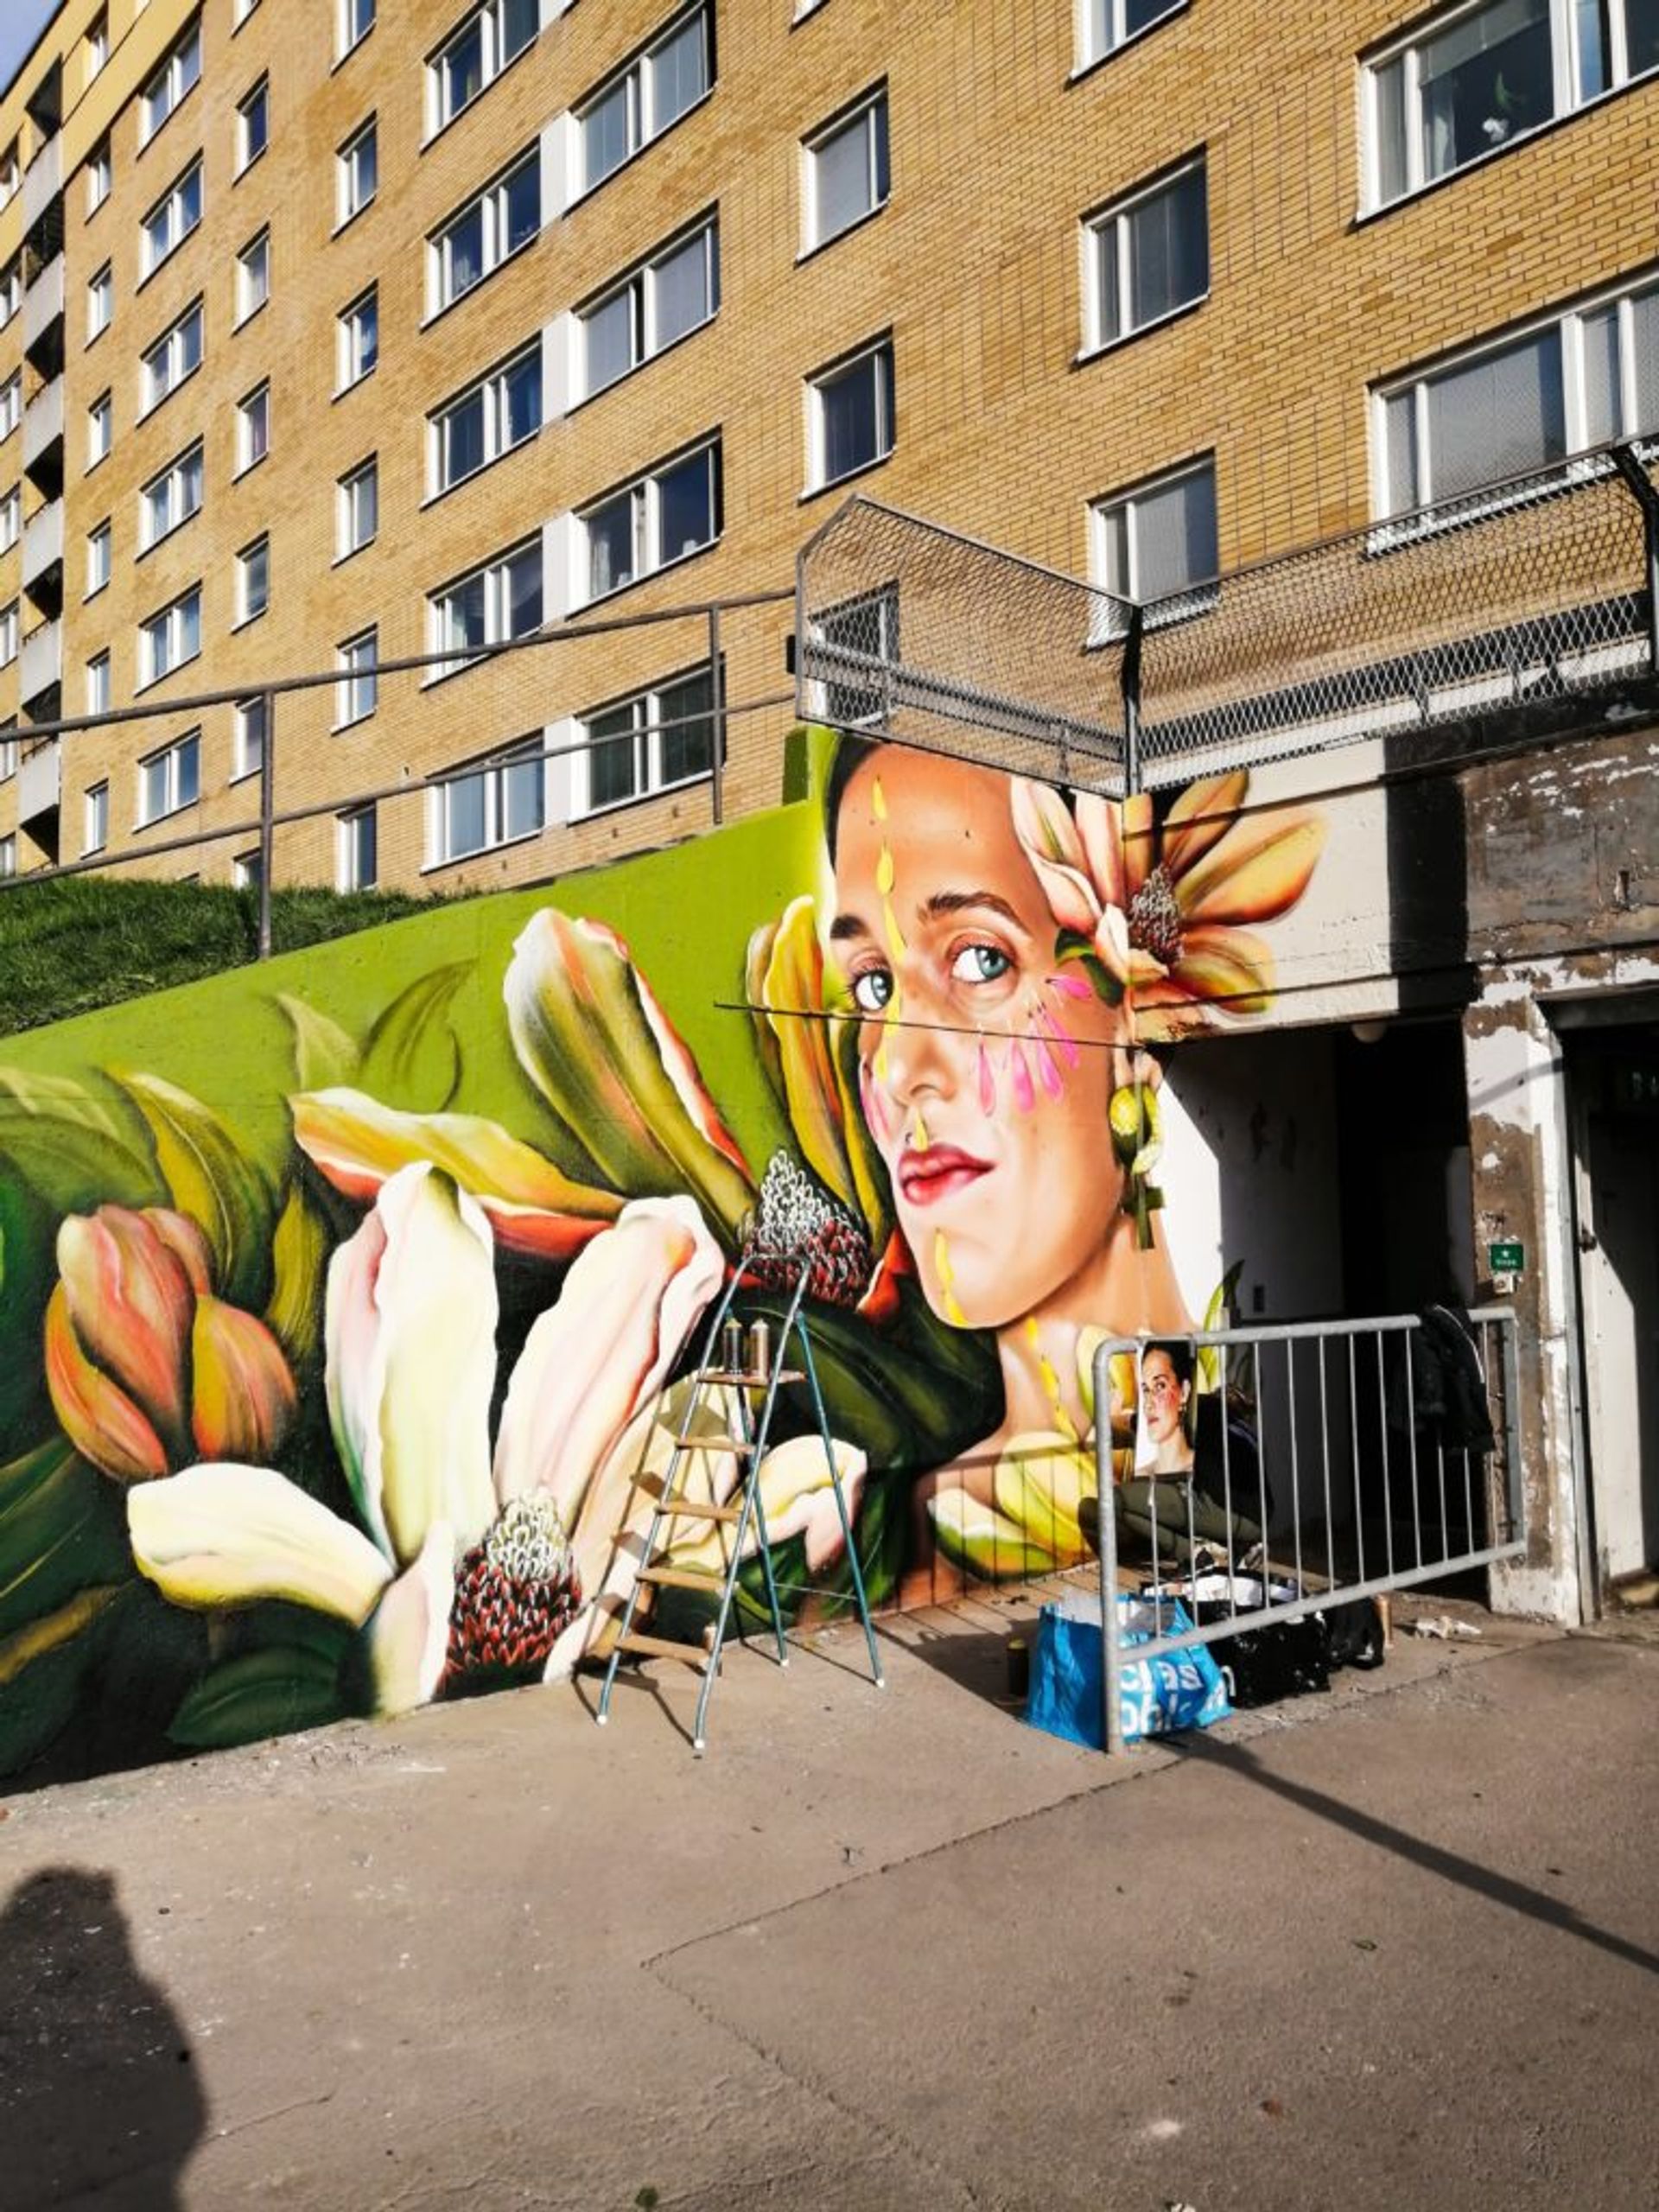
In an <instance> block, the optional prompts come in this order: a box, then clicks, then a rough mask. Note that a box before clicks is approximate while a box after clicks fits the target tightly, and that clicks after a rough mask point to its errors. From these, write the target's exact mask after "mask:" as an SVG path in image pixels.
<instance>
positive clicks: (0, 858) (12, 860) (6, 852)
mask: <svg viewBox="0 0 1659 2212" xmlns="http://www.w3.org/2000/svg"><path fill="white" fill-rule="evenodd" d="M16 873H17V836H16V831H15V830H13V831H10V832H9V833H8V834H7V835H6V836H3V837H0V883H4V882H10V880H11V878H12V877H13V876H14V875H16Z"/></svg>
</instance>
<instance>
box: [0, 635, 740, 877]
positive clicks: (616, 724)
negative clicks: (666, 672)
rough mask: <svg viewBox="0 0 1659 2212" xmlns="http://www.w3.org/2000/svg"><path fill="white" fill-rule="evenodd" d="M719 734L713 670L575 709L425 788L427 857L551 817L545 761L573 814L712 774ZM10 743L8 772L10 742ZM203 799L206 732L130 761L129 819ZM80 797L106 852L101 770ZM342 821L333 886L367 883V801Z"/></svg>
mask: <svg viewBox="0 0 1659 2212" xmlns="http://www.w3.org/2000/svg"><path fill="white" fill-rule="evenodd" d="M265 711H266V709H265V702H264V699H263V698H252V699H248V700H245V701H244V702H242V703H241V704H240V705H239V706H238V707H237V709H235V712H234V734H233V753H232V782H237V781H239V780H240V779H243V778H245V777H248V776H253V775H257V773H258V772H260V769H261V767H262V766H263V765H264V744H265V723H264V717H265ZM348 719H360V717H351V718H348ZM344 726H345V722H344V721H342V724H341V727H344ZM7 746H8V747H9V748H10V756H11V757H10V770H11V771H15V767H16V741H15V740H9V741H7ZM714 757H715V691H714V677H713V674H712V671H711V670H710V669H709V668H708V667H703V668H701V669H694V670H692V671H689V672H688V673H686V674H683V675H681V676H677V677H671V678H670V679H668V680H667V681H665V682H663V683H658V684H656V685H654V686H652V687H651V688H650V689H648V690H644V691H640V692H637V693H634V694H632V696H629V697H627V698H625V699H621V700H618V701H616V702H613V703H611V704H608V705H606V706H603V707H599V708H594V709H591V710H590V711H589V712H588V713H587V714H585V715H575V716H571V717H569V718H568V719H567V720H566V721H563V722H561V723H557V724H555V725H553V726H552V727H551V728H550V729H549V730H548V731H546V732H545V733H543V734H540V735H538V736H536V737H531V738H526V739H524V740H522V741H518V742H516V743H514V744H512V745H508V746H505V747H499V748H497V749H496V750H494V751H493V753H490V754H489V755H488V756H487V757H486V759H484V760H480V761H477V762H475V763H473V764H469V765H468V766H465V767H462V768H460V769H457V770H454V771H453V772H449V773H448V774H445V775H444V776H442V777H441V778H437V779H434V781H433V783H432V784H431V785H430V786H429V789H428V792H427V817H426V864H427V866H428V867H434V868H435V867H442V866H444V865H446V864H448V863H449V862H452V861H461V860H467V859H469V858H471V857H473V856H474V855H477V854H480V853H484V852H488V851H491V850H493V849H495V848H496V847H498V846H501V845H506V844H512V843H516V842H518V841H519V840H521V839H523V838H526V837H531V836H537V835H539V833H540V832H541V831H542V830H543V829H545V827H546V826H547V819H548V790H547V765H548V761H549V760H550V758H554V759H563V760H565V761H566V762H567V763H568V766H569V812H570V815H571V817H572V818H576V817H581V816H584V815H588V814H594V813H598V812H601V811H603V810H606V809H608V808H610V807H613V806H619V805H626V804H631V803H632V802H633V801H634V800H636V799H639V798H645V797H647V796H649V795H651V794H652V793H655V792H658V791H671V790H673V789H675V788H677V787H678V786H680V785H685V784H689V783H694V782H696V781H699V780H700V779H702V778H704V777H706V776H708V775H709V774H710V773H711V772H712V770H713V766H714ZM201 796H202V773H201V731H200V728H195V729H191V730H187V731H186V732H184V733H183V734H182V735H181V736H178V737H175V738H172V739H169V741H168V743H167V744H165V745H163V746H160V747H157V748H156V750H155V751H154V752H152V753H148V754H146V755H145V757H144V758H143V760H140V761H139V762H138V763H137V767H136V771H135V788H134V825H135V827H136V828H137V829H148V828H149V827H151V826H152V825H153V824H155V823H158V822H162V821H165V820H166V819H167V818H168V816H170V815H175V814H177V813H180V812H181V811H182V810H184V809H185V808H187V807H191V806H194V805H195V804H197V803H198V802H199V801H200V798H201ZM82 806H83V812H82V851H83V853H86V854H91V853H95V852H99V851H101V850H102V849H104V847H105V845H106V844H107V843H108V842H109V834H110V782H109V779H108V778H107V777H105V778H101V779H99V781H98V782H96V783H94V784H92V785H89V786H88V787H87V789H86V791H85V792H84V793H83V798H82ZM337 823H338V829H339V835H338V838H337V851H338V863H339V882H340V888H341V889H342V890H362V889H367V888H370V887H372V885H373V884H374V882H375V880H376V875H377V858H378V855H377V848H378V834H377V820H376V810H375V808H374V806H373V805H372V804H368V805H363V806H356V807H352V808H349V809H346V810H344V811H342V812H341V813H340V816H339V817H337Z"/></svg>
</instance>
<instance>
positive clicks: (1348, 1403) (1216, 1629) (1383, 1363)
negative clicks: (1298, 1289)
mask: <svg viewBox="0 0 1659 2212" xmlns="http://www.w3.org/2000/svg"><path fill="white" fill-rule="evenodd" d="M1436 1312H1437V1313H1438V1314H1446V1319H1445V1320H1440V1319H1436V1320H1434V1321H1427V1320H1426V1319H1424V1318H1423V1317H1422V1316H1419V1315H1415V1314H1395V1315H1390V1316H1387V1317H1384V1318H1382V1319H1372V1320H1360V1321H1310V1322H1300V1323H1288V1324H1281V1325H1278V1326H1276V1327H1274V1326H1265V1325H1264V1326H1261V1327H1255V1328H1238V1329H1225V1330H1211V1331H1202V1332H1196V1333H1194V1334H1192V1335H1190V1336H1185V1337H1175V1338H1161V1339H1158V1340H1155V1342H1154V1341H1153V1340H1148V1339H1147V1338H1135V1337H1118V1338H1111V1339H1109V1340H1108V1341H1107V1342H1105V1343H1103V1344H1101V1346H1100V1347H1099V1349H1098V1351H1096V1355H1095V1367H1094V1382H1095V1404H1096V1408H1113V1406H1114V1399H1115V1386H1116V1406H1117V1408H1118V1410H1119V1414H1120V1420H1119V1423H1118V1433H1117V1435H1116V1437H1115V1436H1114V1424H1113V1421H1112V1419H1111V1418H1110V1415H1109V1414H1108V1416H1107V1417H1106V1418H1103V1419H1098V1420H1097V1421H1096V1454H1095V1456H1096V1478H1097V1481H1098V1484H1099V1490H1098V1499H1099V1511H1098V1528H1099V1536H1098V1548H1099V1554H1100V1599H1101V1620H1102V1624H1103V1637H1102V1640H1103V1667H1102V1684H1103V1692H1102V1694H1103V1712H1102V1723H1103V1729H1102V1732H1103V1740H1104V1743H1105V1746H1106V1748H1107V1750H1108V1751H1122V1749H1123V1744H1124V1735H1123V1715H1122V1677H1123V1671H1124V1668H1125V1665H1126V1663H1127V1661H1126V1655H1125V1652H1124V1650H1123V1649H1122V1645H1121V1643H1120V1640H1119V1637H1118V1636H1117V1634H1116V1616H1117V1598H1118V1593H1119V1585H1120V1567H1121V1565H1122V1554H1123V1550H1124V1540H1125V1537H1126V1536H1128V1538H1129V1539H1130V1540H1131V1541H1135V1540H1138V1543H1139V1548H1142V1549H1144V1550H1145V1552H1146V1558H1145V1560H1144V1562H1143V1566H1144V1572H1145V1577H1146V1580H1147V1585H1148V1586H1149V1587H1150V1586H1157V1587H1158V1588H1160V1589H1163V1588H1164V1587H1165V1586H1166V1585H1167V1584H1168V1583H1169V1582H1170V1581H1171V1580H1177V1581H1180V1580H1188V1579H1190V1578H1191V1576H1192V1573H1193V1572H1194V1562H1195V1560H1198V1561H1199V1562H1200V1563H1202V1561H1203V1559H1204V1556H1205V1554H1207V1555H1208V1557H1209V1559H1210V1560H1211V1562H1212V1563H1213V1572H1214V1573H1217V1575H1220V1576H1222V1577H1224V1578H1225V1589H1226V1592H1227V1611H1226V1613H1225V1616H1224V1618H1220V1619H1218V1620H1215V1621H1212V1622H1210V1623H1208V1624H1203V1625H1198V1624H1194V1625H1193V1626H1191V1627H1187V1628H1180V1629H1175V1630H1170V1631H1169V1632H1168V1633H1166V1634H1163V1635H1160V1636H1155V1637H1152V1638H1151V1639H1150V1640H1148V1641H1147V1642H1144V1643H1141V1642H1137V1643H1135V1646H1134V1649H1133V1655H1132V1656H1133V1659H1134V1660H1135V1662H1139V1661H1141V1660H1154V1659H1158V1658H1161V1657H1166V1656H1168V1655H1170V1654H1171V1653H1173V1652H1175V1651H1177V1650H1179V1649H1181V1648H1183V1647H1184V1646H1189V1645H1192V1644H1198V1643H1216V1642H1217V1641H1219V1640H1220V1639H1222V1638H1224V1637H1233V1636H1237V1635H1239V1634H1241V1633H1243V1632H1244V1631H1246V1630H1253V1629H1259V1628H1263V1627H1266V1626H1268V1625H1269V1624H1278V1623H1281V1622H1287V1621H1294V1620H1296V1619H1299V1618H1301V1617H1302V1616H1303V1615H1305V1614H1309V1613H1313V1612H1315V1611H1319V1610H1320V1609H1322V1608H1324V1607H1326V1606H1330V1605H1341V1604H1344V1603H1346V1602H1348V1601H1351V1600H1352V1599H1363V1598H1370V1597H1376V1596H1380V1595H1382V1594H1383V1593H1384V1592H1389V1591H1394V1590H1403V1589H1408V1588H1410V1587H1411V1586H1413V1585H1414V1584H1419V1583H1425V1582H1432V1581H1437V1580H1441V1579H1443V1578H1444V1577H1446V1576H1448V1575H1452V1574H1458V1573H1464V1572H1466V1571H1468V1570H1470V1569H1473V1568H1478V1567H1491V1566H1492V1565H1493V1564H1495V1563H1496V1562H1497V1560H1504V1559H1514V1558H1516V1557H1518V1556H1520V1555H1521V1554H1522V1552H1523V1551H1524V1549H1525V1526H1524V1515H1523V1508H1522V1489H1521V1463H1520V1447H1519V1440H1518V1433H1517V1408H1518V1400H1517V1391H1518V1383H1517V1369H1516V1329H1515V1316H1514V1314H1513V1313H1512V1312H1511V1311H1510V1308H1509V1307H1507V1306H1482V1307H1480V1308H1479V1309H1478V1311H1476V1312H1475V1313H1471V1314H1470V1315H1468V1316H1467V1317H1466V1319H1467V1321H1468V1324H1469V1327H1468V1330H1467V1331H1466V1332H1463V1333H1465V1335H1466V1336H1467V1339H1468V1354H1469V1358H1470V1360H1471V1362H1472V1365H1465V1368H1464V1370H1463V1371H1464V1375H1465V1380H1466V1381H1467V1382H1468V1383H1469V1384H1470V1385H1471V1389H1466V1390H1465V1394H1464V1400H1463V1404H1462V1408H1461V1412H1460V1414H1459V1410H1458V1408H1456V1407H1455V1406H1452V1404H1451V1402H1450V1401H1449V1400H1448V1399H1447V1398H1446V1397H1445V1396H1441V1397H1439V1398H1435V1399H1433V1400H1431V1398H1430V1397H1429V1395H1427V1391H1428V1389H1434V1388H1436V1387H1444V1388H1446V1389H1450V1390H1451V1391H1452V1395H1453V1397H1455V1395H1456V1388H1457V1385H1456V1380H1455V1376H1454V1374H1453V1363H1452V1361H1451V1359H1450V1358H1449V1357H1446V1356H1445V1355H1444V1354H1443V1352H1442V1351H1441V1350H1440V1346H1441V1345H1442V1344H1449V1345H1450V1348H1451V1350H1452V1351H1456V1349H1457V1347H1456V1339H1455V1338H1446V1330H1447V1328H1448V1327H1449V1328H1451V1329H1453V1330H1459V1331H1461V1323H1460V1322H1459V1319H1458V1318H1457V1317H1456V1316H1452V1315H1450V1314H1449V1313H1448V1312H1447V1309H1436ZM1171 1344H1173V1345H1175V1346H1177V1347H1185V1360H1186V1361H1187V1362H1190V1363H1191V1364H1192V1367H1193V1369H1194V1370H1195V1373H1194V1383H1193V1388H1194V1394H1195V1400H1196V1403H1197V1405H1198V1408H1203V1407H1204V1406H1205V1405H1206V1404H1208V1405H1209V1406H1211V1408H1214V1409H1215V1410H1214V1415H1213V1417H1212V1418H1211V1420H1210V1421H1208V1423H1207V1431H1208V1433H1207V1435H1206V1423H1205V1420H1204V1416H1203V1414H1202V1412H1200V1414H1199V1416H1198V1421H1197V1423H1196V1426H1197V1427H1198V1444H1197V1447H1196V1448H1197V1451H1198V1453H1199V1454H1201V1455H1205V1457H1206V1458H1207V1464H1206V1465H1194V1466H1193V1467H1192V1471H1190V1472H1189V1473H1188V1474H1187V1475H1186V1476H1185V1478H1183V1477H1182V1476H1180V1475H1179V1474H1173V1475H1166V1476H1165V1477H1164V1478H1161V1479H1160V1478H1159V1476H1158V1475H1156V1474H1155V1473H1153V1474H1148V1475H1140V1474H1137V1473H1135V1472H1130V1473H1129V1475H1128V1483H1127V1484H1126V1483H1125V1482H1124V1481H1122V1480H1120V1479H1119V1478H1120V1477H1121V1476H1122V1475H1124V1473H1125V1466H1124V1464H1123V1463H1124V1460H1125V1458H1126V1457H1128V1458H1129V1459H1130V1465H1131V1467H1132V1464H1133V1463H1132V1455H1133V1452H1134V1448H1135V1447H1134V1444H1133V1441H1131V1442H1130V1443H1129V1445H1128V1452H1127V1454H1126V1452H1125V1450H1124V1447H1123V1427H1122V1414H1123V1411H1124V1409H1126V1408H1127V1407H1128V1402H1129V1396H1128V1393H1127V1392H1125V1391H1124V1390H1123V1389H1122V1381H1123V1371H1122V1367H1121V1366H1120V1367H1119V1368H1118V1370H1117V1374H1116V1377H1115V1376H1114V1363H1117V1362H1122V1361H1124V1360H1128V1361H1131V1362H1133V1363H1134V1370H1135V1389H1134V1394H1133V1405H1134V1408H1135V1419H1136V1421H1139V1422H1141V1423H1142V1424H1147V1425H1150V1426H1152V1427H1154V1428H1155V1427H1156V1426H1158V1425H1161V1424H1159V1423H1154V1422H1153V1421H1152V1416H1151V1414H1150V1409H1149V1401H1148V1395H1147V1388H1146V1385H1147V1376H1146V1373H1145V1367H1146V1362H1147V1359H1148V1358H1149V1357H1152V1355H1153V1353H1154V1351H1156V1350H1158V1349H1160V1347H1161V1348H1164V1349H1165V1363H1166V1364H1167V1365H1168V1366H1169V1367H1170V1369H1171V1372H1172V1376H1174V1370H1175V1367H1176V1365H1177V1364H1178V1362H1176V1361H1171V1360H1170V1359H1169V1357H1168V1352H1167V1347H1168V1346H1170V1345H1171ZM1205 1370H1207V1375H1205ZM1477 1377H1478V1383H1476V1381H1475V1378H1477ZM1200 1379H1207V1380H1208V1382H1209V1383H1211V1385H1212V1386H1213V1387H1212V1388H1211V1389H1202V1390H1201V1389H1198V1381H1199V1380H1200ZM1152 1382H1153V1383H1154V1391H1153V1395H1154V1396H1158V1395H1160V1391H1159V1390H1158V1389H1157V1388H1156V1386H1157V1385H1159V1384H1160V1383H1162V1384H1163V1386H1164V1389H1165V1390H1166V1392H1167V1393H1168V1395H1170V1396H1172V1397H1177V1398H1178V1397H1179V1376H1175V1377H1174V1383H1173V1386H1172V1384H1171V1383H1166V1382H1165V1378H1164V1377H1163V1376H1161V1375H1159V1376H1154V1377H1153V1378H1152ZM1426 1386H1427V1389H1426ZM1483 1415H1484V1419H1485V1421H1487V1422H1488V1423H1489V1424H1490V1433H1491V1441H1490V1443H1487V1442H1484V1441H1483V1440H1480V1439H1479V1438H1478V1434H1477V1433H1474V1432H1475V1431H1476V1430H1477V1429H1478V1423H1479V1421H1480V1420H1481V1418H1482V1416H1483ZM1459 1427H1461V1430H1462V1435H1461V1440H1453V1439H1454V1438H1455V1437H1457V1436H1458V1433H1459ZM1131 1485H1132V1486H1131ZM1120 1523H1122V1525H1120ZM1243 1580H1252V1581H1253V1580H1259V1582H1260V1586H1261V1602H1259V1603H1256V1604H1241V1603H1239V1602H1238V1589H1239V1584H1240V1582H1241V1581H1243ZM1275 1584H1277V1585H1278V1586H1281V1587H1282V1586H1289V1587H1291V1588H1292V1589H1293V1590H1294V1594H1292V1595H1290V1596H1287V1597H1284V1598H1282V1599H1279V1600H1277V1601H1275V1600H1274V1599H1273V1597H1272V1594H1271V1593H1272V1591H1273V1589H1274V1586H1275Z"/></svg>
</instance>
